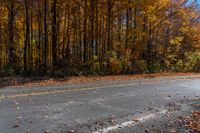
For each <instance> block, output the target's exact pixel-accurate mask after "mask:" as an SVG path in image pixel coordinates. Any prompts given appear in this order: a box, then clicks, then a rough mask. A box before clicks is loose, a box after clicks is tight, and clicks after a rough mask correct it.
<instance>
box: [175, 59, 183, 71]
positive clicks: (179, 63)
mask: <svg viewBox="0 0 200 133" xmlns="http://www.w3.org/2000/svg"><path fill="white" fill-rule="evenodd" d="M183 68H184V63H183V61H182V60H178V61H177V62H176V64H175V65H174V66H173V71H175V72H182V71H183Z"/></svg>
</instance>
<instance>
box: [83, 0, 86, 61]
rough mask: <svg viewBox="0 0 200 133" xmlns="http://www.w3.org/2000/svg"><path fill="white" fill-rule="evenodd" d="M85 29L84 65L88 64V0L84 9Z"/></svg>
mask: <svg viewBox="0 0 200 133" xmlns="http://www.w3.org/2000/svg"><path fill="white" fill-rule="evenodd" d="M84 14H85V15H84V28H83V30H84V31H83V32H84V33H83V34H84V35H83V36H84V37H83V45H84V50H83V51H84V54H83V56H84V57H83V60H84V63H86V62H87V0H85V7H84Z"/></svg>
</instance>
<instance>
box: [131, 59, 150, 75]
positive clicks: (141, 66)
mask: <svg viewBox="0 0 200 133" xmlns="http://www.w3.org/2000/svg"><path fill="white" fill-rule="evenodd" d="M135 65H136V66H135V68H136V70H134V71H135V72H138V73H147V72H148V67H147V62H146V60H143V59H141V60H137V61H136V62H135Z"/></svg>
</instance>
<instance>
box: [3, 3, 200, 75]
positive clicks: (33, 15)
mask: <svg viewBox="0 0 200 133" xmlns="http://www.w3.org/2000/svg"><path fill="white" fill-rule="evenodd" d="M199 48H200V11H199V5H198V2H197V1H196V0H193V1H191V0H0V73H1V74H2V75H3V74H4V75H5V74H8V75H9V74H37V75H39V74H54V75H80V74H86V75H87V74H120V73H126V74H131V73H152V72H160V71H181V72H182V71H183V72H189V71H198V70H199V68H200V53H199Z"/></svg>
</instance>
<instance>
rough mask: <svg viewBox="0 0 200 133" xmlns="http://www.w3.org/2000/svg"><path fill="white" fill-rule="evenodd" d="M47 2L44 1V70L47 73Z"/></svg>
mask: <svg viewBox="0 0 200 133" xmlns="http://www.w3.org/2000/svg"><path fill="white" fill-rule="evenodd" d="M47 4H48V3H47V0H44V49H43V50H44V68H45V71H47V51H48V33H47V32H48V31H47V29H48V25H47Z"/></svg>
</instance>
